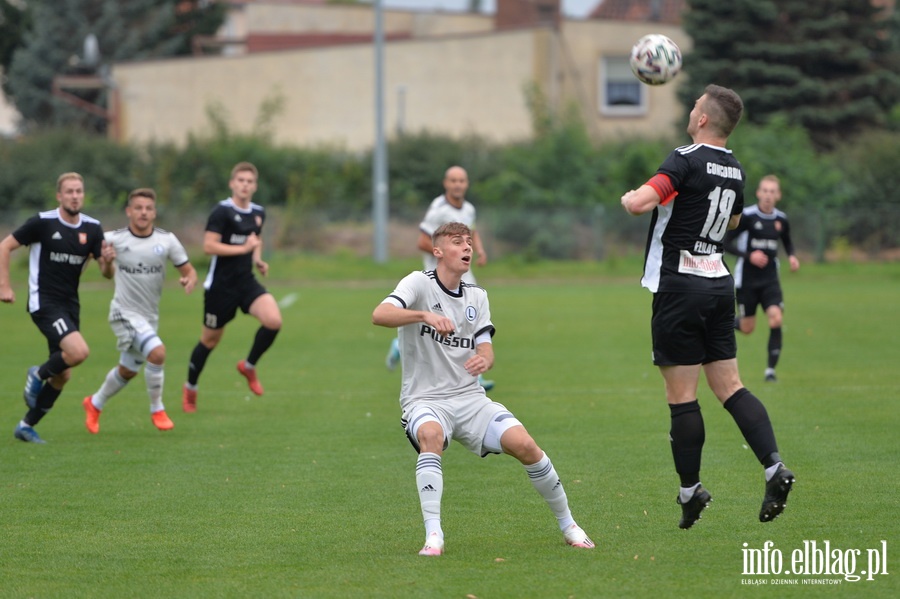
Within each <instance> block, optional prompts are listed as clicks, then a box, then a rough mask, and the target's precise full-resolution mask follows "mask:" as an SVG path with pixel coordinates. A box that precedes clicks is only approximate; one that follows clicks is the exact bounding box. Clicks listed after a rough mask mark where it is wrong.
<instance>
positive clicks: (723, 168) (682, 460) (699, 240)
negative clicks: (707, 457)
mask: <svg viewBox="0 0 900 599" xmlns="http://www.w3.org/2000/svg"><path fill="white" fill-rule="evenodd" d="M743 109H744V105H743V102H742V101H741V98H740V97H739V96H738V95H737V94H736V93H735V92H734V91H732V90H730V89H727V88H724V87H720V86H718V85H710V86H708V87H707V88H706V90H705V92H704V93H703V95H702V96H700V98H699V99H698V100H697V102H696V103H695V104H694V108H693V110H691V114H690V117H689V120H688V127H687V132H688V134H689V135H690V136H691V139H692V140H693V142H694V143H693V144H691V145H688V146H683V147H680V148H676V149H675V150H673V151H672V153H671V154H669V157H668V158H666V160H665V162H663V164H662V166H660V167H659V170H657V172H656V175H654V176H653V177H652V178H651V179H650V180H649V181H647V183H645V184H644V185H642V186H641V187H640V188H639V189H637V190H631V191H629V192H628V193H626V194H625V195H623V196H622V206H623V207H624V208H625V210H626V211H627V212H628V213H629V214H634V215H639V214H644V213H647V212H650V211H651V210H652V211H653V217H652V219H651V221H650V231H649V235H648V239H647V253H646V257H645V262H644V276H643V278H642V279H641V284H642V285H643V286H644V287H646V288H647V289H649V290H650V291H651V292H652V293H653V317H652V320H651V331H652V341H653V363H654V364H656V365H657V366H658V367H659V370H660V373H661V374H662V376H663V378H664V379H665V382H666V400H667V401H668V403H669V409H670V411H671V418H672V424H671V430H670V432H669V438H670V440H671V443H672V455H673V457H674V458H675V470H676V471H677V472H678V475H679V477H680V478H681V490H680V491H679V494H678V498H677V502H678V504H679V505H681V512H682V516H681V520H680V521H679V523H678V526H679V527H680V528H690V527H691V526H693V524H694V523H695V522H696V521H697V520H698V519H699V518H700V513H701V512H702V511H703V509H704V508H705V507H706V506H707V505H708V504H709V502H710V501H711V499H712V498H711V497H710V494H709V492H708V491H707V490H706V489H705V488H703V486H702V485H701V484H700V458H701V454H702V452H703V443H704V440H705V437H706V433H705V429H704V425H703V416H702V415H701V413H700V404H699V402H698V400H697V386H698V381H699V378H700V370H701V368H702V369H703V372H704V374H705V375H706V380H707V382H708V383H709V387H710V389H711V390H712V392H713V393H714V394H715V396H716V397H717V398H718V399H719V401H720V402H722V404H723V405H724V406H725V409H727V410H728V411H729V413H730V414H731V416H732V418H734V421H735V423H736V424H737V425H738V428H740V430H741V433H742V434H743V435H744V438H745V439H746V440H747V444H748V445H749V446H750V448H751V449H752V450H753V452H754V453H755V454H756V457H757V458H758V459H759V461H760V462H761V463H762V465H763V467H764V468H765V477H766V491H765V497H764V498H763V502H762V508H761V509H760V512H759V519H760V521H761V522H769V521H771V520H772V519H774V518H775V517H776V516H778V515H779V514H781V512H782V511H783V510H784V506H785V503H786V501H787V496H788V493H789V492H790V491H791V486H792V485H793V483H794V474H793V473H792V472H791V471H790V470H788V469H787V468H785V466H784V464H783V463H782V462H781V456H780V455H779V454H778V445H777V444H776V442H775V432H774V431H773V430H772V424H771V423H770V421H769V415H768V413H767V412H766V408H765V406H763V404H762V402H760V400H759V399H758V398H757V397H756V396H755V395H753V394H752V393H751V392H750V391H749V390H747V389H746V388H745V387H744V385H743V383H741V379H740V375H739V373H738V363H737V358H736V355H737V344H736V342H735V332H734V279H733V278H732V276H731V273H730V272H729V271H728V268H727V267H726V266H725V263H724V261H723V260H722V249H723V248H722V240H723V239H724V237H725V232H726V230H728V229H734V228H735V227H737V226H738V223H739V222H740V219H741V210H742V208H743V207H744V181H745V175H744V170H743V168H742V167H741V164H740V163H739V162H738V161H737V159H736V158H735V157H734V156H733V155H732V153H731V150H728V149H726V147H725V146H726V145H727V143H728V136H729V135H730V134H731V132H732V131H733V130H734V128H735V127H736V126H737V124H738V121H740V119H741V114H742V113H743Z"/></svg>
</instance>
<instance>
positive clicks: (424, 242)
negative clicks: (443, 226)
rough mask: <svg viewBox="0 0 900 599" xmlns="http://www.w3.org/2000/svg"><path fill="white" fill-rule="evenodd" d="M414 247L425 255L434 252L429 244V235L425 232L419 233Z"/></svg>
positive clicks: (432, 246)
mask: <svg viewBox="0 0 900 599" xmlns="http://www.w3.org/2000/svg"><path fill="white" fill-rule="evenodd" d="M416 247H417V248H419V249H420V250H421V251H423V252H425V253H426V254H430V253H431V252H432V251H433V250H434V245H433V244H432V243H431V235H429V234H428V233H426V232H425V231H419V239H417V240H416Z"/></svg>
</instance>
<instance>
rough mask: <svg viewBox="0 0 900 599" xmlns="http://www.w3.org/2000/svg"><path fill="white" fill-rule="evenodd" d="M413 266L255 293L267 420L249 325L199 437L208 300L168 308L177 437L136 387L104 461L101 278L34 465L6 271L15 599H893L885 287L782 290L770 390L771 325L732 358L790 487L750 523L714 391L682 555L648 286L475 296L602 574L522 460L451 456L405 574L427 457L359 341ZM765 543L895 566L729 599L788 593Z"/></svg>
mask: <svg viewBox="0 0 900 599" xmlns="http://www.w3.org/2000/svg"><path fill="white" fill-rule="evenodd" d="M417 266H418V263H417V262H403V263H393V264H388V265H378V266H373V265H370V264H368V263H363V262H355V261H353V260H350V259H346V258H345V259H342V260H336V261H335V260H332V261H329V260H324V259H323V260H317V259H311V258H293V259H276V260H273V263H272V269H273V274H275V275H276V276H280V277H281V279H277V280H272V281H268V282H267V283H268V285H269V287H270V290H271V291H272V292H273V293H274V295H275V296H276V298H279V299H284V298H285V297H287V296H289V295H290V294H296V295H295V296H294V297H293V299H294V300H295V301H294V302H293V303H291V304H290V305H287V306H286V307H285V308H284V310H283V312H284V320H285V326H284V329H283V331H282V332H281V334H280V336H279V338H278V339H277V341H276V344H275V346H274V347H273V348H272V350H271V351H270V352H269V353H268V354H267V355H266V356H265V357H264V359H263V360H262V361H261V363H260V365H259V368H260V378H261V380H262V382H263V384H264V385H265V389H266V394H265V396H264V397H262V398H257V397H255V396H253V395H252V394H250V392H249V391H248V390H247V388H246V384H245V382H244V380H243V378H242V377H240V376H239V375H238V373H237V372H236V370H235V363H236V362H237V361H238V360H240V359H242V358H244V357H245V355H246V352H247V350H248V349H249V344H250V341H251V338H252V335H253V332H254V330H255V322H256V321H254V320H252V319H251V318H249V317H246V316H239V317H238V318H237V319H236V320H235V321H234V322H233V323H232V324H231V325H229V328H228V330H227V332H226V334H225V337H224V339H223V341H222V343H221V345H220V346H219V348H218V349H217V350H216V351H215V352H214V353H213V354H212V355H211V357H210V359H209V361H208V362H207V366H206V370H205V371H204V373H203V377H202V378H201V381H200V395H199V401H198V412H197V413H196V414H184V413H182V412H181V408H180V387H181V384H182V382H183V380H184V376H185V373H186V368H187V367H186V364H187V359H188V356H189V354H190V351H191V349H192V348H193V345H194V344H195V343H196V340H197V336H198V334H199V328H200V317H201V306H202V296H201V293H196V294H194V295H192V296H184V294H183V293H181V292H180V290H178V289H177V286H175V284H174V282H173V281H170V288H168V289H167V292H166V294H165V296H164V298H163V307H162V324H161V336H162V338H163V340H164V341H165V342H166V346H167V349H168V358H167V368H166V393H165V400H166V405H167V410H168V413H169V415H170V416H171V417H172V419H173V420H174V421H175V425H176V426H175V429H174V430H173V431H170V432H167V433H161V432H159V431H157V430H156V429H155V428H154V427H153V426H152V424H151V422H150V418H149V414H148V407H147V405H148V402H147V398H146V393H145V390H144V381H143V376H142V375H141V376H139V377H138V378H137V379H135V380H134V381H133V382H132V383H131V385H130V386H129V387H127V388H126V389H125V390H123V391H122V392H121V393H120V394H119V395H118V396H116V397H114V398H113V399H112V400H111V401H110V402H109V403H108V404H107V408H106V410H105V411H104V413H103V416H102V418H101V421H100V422H101V431H100V434H99V435H97V436H93V435H90V434H88V433H87V431H86V430H85V428H84V422H83V418H84V413H83V410H82V407H81V405H80V402H81V399H82V398H83V397H84V396H86V395H88V394H90V393H92V392H93V391H94V390H96V388H97V387H98V386H99V385H100V383H101V382H102V380H103V377H104V376H105V374H106V372H107V371H108V370H109V369H110V368H111V367H112V366H113V365H114V364H115V363H116V360H117V354H116V353H115V341H114V338H113V335H112V332H111V331H110V329H109V328H108V326H107V324H106V313H107V309H108V301H109V299H110V297H111V284H109V283H106V282H103V281H100V280H99V279H98V277H96V275H95V274H93V271H94V270H96V267H95V266H93V265H92V266H91V268H92V273H91V274H88V275H86V276H87V281H86V282H85V283H84V284H83V288H82V294H81V300H82V305H83V310H82V331H83V333H84V335H85V337H86V338H87V340H88V342H89V344H90V345H91V350H92V354H91V357H90V358H89V360H88V361H87V362H86V363H85V364H83V365H82V366H80V367H78V368H76V369H75V370H74V371H73V378H72V380H71V382H70V383H69V385H68V386H67V387H66V390H65V391H64V393H63V395H62V396H61V398H60V400H59V401H58V403H57V405H56V407H55V408H54V410H53V412H52V413H51V414H50V415H49V416H48V417H47V418H45V420H44V421H43V422H42V423H41V424H40V425H39V427H38V430H39V432H40V433H41V435H42V436H43V437H44V438H45V439H46V440H47V441H48V444H47V445H44V446H35V445H28V444H24V443H21V442H19V441H17V440H14V439H13V437H12V430H13V427H14V426H15V423H16V422H17V421H18V419H19V418H21V416H22V414H24V405H23V403H22V400H21V389H22V385H23V383H24V377H25V370H26V368H27V367H28V366H29V365H31V364H34V363H38V362H39V361H40V360H41V359H43V358H42V357H43V356H44V355H45V352H46V346H45V343H44V341H43V338H41V337H40V336H39V334H38V332H37V330H36V328H35V327H34V325H33V324H32V323H31V322H30V319H29V318H28V317H27V315H26V314H25V308H24V303H23V302H24V299H25V293H26V289H25V287H24V283H23V280H22V277H23V275H24V271H23V269H22V267H21V264H20V265H19V266H18V267H17V269H16V276H17V282H16V287H15V289H16V291H17V293H18V298H19V299H18V302H17V303H16V304H15V305H14V306H12V307H10V306H3V307H2V308H0V310H2V311H0V319H2V329H3V339H4V347H5V351H4V352H3V353H4V360H3V365H2V370H0V380H2V381H3V387H2V388H3V398H4V401H3V402H2V404H0V447H2V449H0V506H2V508H0V530H2V543H0V590H2V595H3V596H4V597H116V596H119V597H249V596H270V597H349V596H358V597H413V596H421V595H428V596H437V597H466V596H469V595H471V596H475V597H479V598H482V599H486V598H491V597H600V596H619V597H621V596H629V597H643V596H653V595H657V596H660V595H661V594H663V593H664V594H665V596H672V594H673V593H675V592H681V593H684V592H690V593H696V592H701V593H703V594H704V595H706V596H711V597H726V596H743V595H749V594H760V593H769V592H773V591H774V592H777V593H778V594H779V595H794V594H808V593H810V592H816V593H818V594H822V593H827V594H830V595H838V594H840V595H844V596H871V597H895V596H898V592H900V584H898V574H897V572H896V559H895V558H894V556H895V555H896V550H897V544H896V543H897V540H898V534H897V533H898V524H897V513H898V499H897V480H898V479H900V466H898V460H897V457H898V455H897V448H898V444H897V432H896V431H897V427H898V424H900V422H898V421H900V414H898V410H897V399H898V396H900V384H898V381H897V364H898V362H900V346H898V344H897V333H898V332H900V330H898V324H897V323H898V322H900V304H898V301H897V298H898V288H900V265H897V264H893V265H891V264H889V265H864V266H848V265H834V266H816V265H809V266H807V265H804V268H803V270H801V271H800V273H797V274H794V275H786V276H785V277H784V279H785V281H784V287H785V293H786V299H787V305H788V308H787V312H786V326H785V348H784V353H783V357H782V360H781V363H780V364H779V368H778V374H779V382H778V383H777V384H764V383H763V382H762V374H763V369H764V367H765V353H766V350H765V346H766V339H767V335H768V332H767V328H766V326H765V323H764V322H763V321H762V319H761V318H760V319H759V323H758V325H759V326H758V328H757V331H756V332H755V333H754V334H753V335H752V336H751V337H740V338H739V359H740V361H741V371H742V374H743V379H744V382H745V384H747V386H748V387H749V388H750V389H751V390H753V391H754V392H755V393H756V394H757V395H759V396H760V397H761V398H762V400H763V401H764V402H765V403H766V405H767V407H768V410H769V413H770V415H771V418H772V421H773V423H774V425H775V430H776V434H777V435H778V439H779V442H780V449H781V451H782V455H783V456H784V458H785V459H786V460H787V463H788V465H789V466H790V467H791V468H792V469H793V470H794V471H795V472H796V474H797V477H798V483H797V485H796V487H795V490H794V492H793V493H792V494H791V496H790V501H789V503H788V508H787V510H786V511H785V514H784V515H783V516H781V517H780V518H778V519H777V520H776V521H775V522H774V523H768V524H762V523H760V522H758V521H757V513H758V510H759V504H760V501H761V499H762V492H763V478H762V471H761V468H760V466H759V464H758V463H757V461H756V460H755V458H754V457H753V454H752V452H751V451H749V450H748V449H747V448H746V447H744V440H743V438H742V437H741V436H740V433H739V431H738V430H737V428H736V427H735V426H734V424H733V422H732V421H731V419H730V417H729V416H728V414H727V412H726V411H725V410H724V409H721V408H720V407H719V405H718V402H717V401H716V400H715V398H714V397H712V395H711V393H710V392H709V391H708V389H706V388H705V387H701V391H700V402H701V405H702V406H703V410H704V411H703V414H704V417H705V420H706V424H707V442H706V449H705V452H704V461H703V481H704V484H705V485H706V486H707V487H708V488H709V490H710V492H711V493H712V495H713V498H714V501H713V503H712V505H711V506H710V508H709V509H708V510H707V511H706V512H705V515H704V518H703V519H702V520H701V521H700V522H699V523H698V524H697V525H695V527H694V528H693V529H691V530H689V531H682V530H679V529H678V527H677V522H678V518H679V515H680V509H679V507H678V506H677V505H676V504H675V495H676V490H677V477H676V475H675V473H674V470H673V467H672V458H671V453H670V450H669V447H668V439H667V433H668V427H669V416H668V410H667V409H666V406H665V402H664V399H663V387H662V379H661V377H660V376H659V374H658V373H657V371H656V369H655V368H654V367H653V366H652V365H651V363H650V359H649V355H650V341H649V314H650V299H651V296H650V294H649V293H647V292H646V291H644V290H642V289H640V288H639V284H638V282H637V278H638V272H639V270H640V265H639V263H637V262H636V261H632V260H628V259H626V260H624V261H620V262H618V263H604V264H589V265H572V264H564V265H555V264H544V265H528V264H518V263H506V264H503V263H496V264H492V265H491V266H490V267H489V268H486V269H483V270H482V271H481V272H480V274H479V278H480V281H481V282H482V283H483V284H485V285H486V286H487V288H488V291H489V293H490V297H491V301H492V309H493V317H494V322H495V324H496V326H497V329H498V334H497V336H496V337H495V348H496V353H497V362H496V365H495V368H494V370H493V371H492V372H491V373H490V377H491V378H493V379H495V380H496V381H497V387H496V389H495V390H494V391H493V392H492V393H491V396H492V398H494V399H496V400H497V401H500V402H503V403H505V404H506V405H507V406H508V407H509V408H510V409H511V410H513V412H514V413H515V414H516V415H517V416H518V417H519V418H520V419H521V420H522V421H523V423H524V424H525V425H526V426H527V427H528V428H529V430H530V432H531V433H532V434H533V436H534V437H535V438H536V440H537V441H538V443H539V444H540V445H541V446H542V447H543V448H544V449H545V451H547V453H548V454H549V455H550V456H551V458H552V459H553V461H554V463H555V465H556V467H557V470H558V471H559V473H560V475H561V477H562V480H563V482H564V484H565V485H566V490H567V493H568V495H569V500H570V504H571V506H572V509H573V513H574V515H575V517H576V519H577V520H578V522H579V523H580V524H581V525H582V526H583V527H584V528H585V529H586V530H587V531H588V533H589V534H590V535H591V537H592V538H593V539H594V541H595V542H597V548H596V549H595V550H593V551H584V550H575V549H572V548H569V547H567V546H566V545H565V544H564V542H563V538H562V535H561V534H560V533H559V531H558V530H557V527H556V524H555V521H554V519H553V517H552V515H551V513H550V512H549V510H548V509H547V507H546V506H545V504H544V503H543V500H542V499H541V498H540V497H539V496H538V494H537V493H536V492H535V491H534V490H533V489H532V487H531V485H530V484H529V482H528V478H527V476H526V475H525V473H524V471H523V470H522V468H521V467H520V466H519V465H518V463H517V462H516V461H515V460H514V459H512V458H510V457H507V456H492V457H489V458H486V459H483V460H482V459H479V458H477V457H476V456H474V455H472V454H470V453H468V452H467V451H465V450H464V449H463V448H462V447H460V446H458V445H453V446H451V447H450V449H449V450H448V452H447V453H446V454H445V458H444V476H445V492H444V499H443V525H444V530H445V533H446V543H447V546H446V547H447V553H446V554H445V555H444V556H443V557H441V558H436V559H435V558H431V559H428V558H421V557H419V556H417V555H416V552H417V550H418V549H419V548H420V546H421V544H422V540H423V538H424V533H423V529H422V524H421V515H420V511H419V505H418V498H417V496H416V493H415V483H414V464H415V455H414V453H413V451H412V449H411V448H410V447H409V445H408V443H407V441H406V440H405V438H404V435H403V433H402V430H401V428H400V426H399V407H398V404H397V394H398V389H399V379H400V375H399V372H394V373H390V372H387V371H386V370H385V368H384V365H383V359H384V354H385V352H386V350H387V346H388V343H389V341H390V339H391V336H392V335H393V332H392V331H389V330H387V329H383V328H379V327H374V326H372V325H371V322H370V315H371V311H372V309H373V308H374V306H375V305H376V304H377V303H378V302H379V301H381V299H382V298H383V297H384V296H385V295H386V294H387V293H389V292H390V291H391V290H392V289H393V284H394V283H395V282H396V280H398V279H399V278H400V277H401V276H402V275H403V274H405V273H406V272H408V271H409V270H412V269H414V268H416V267H417ZM287 273H294V274H296V277H295V279H296V280H293V281H292V280H291V279H292V277H291V276H290V275H289V274H287ZM171 278H172V279H174V276H173V277H171ZM348 280H352V281H353V282H352V283H348V282H347V281H348ZM201 292H202V290H201ZM288 303H290V302H288ZM769 540H770V541H773V542H774V543H775V547H776V548H778V549H780V550H782V551H783V553H784V558H785V566H784V568H785V569H788V568H789V567H790V554H791V552H792V551H793V550H794V549H798V548H802V547H803V541H804V540H816V541H817V542H818V543H819V545H820V547H821V545H822V543H823V542H824V541H825V540H828V541H830V543H831V546H832V547H833V548H840V549H842V550H845V551H846V550H848V549H854V548H855V549H861V550H863V554H862V556H861V557H860V558H859V563H858V565H857V571H858V570H860V569H865V555H866V554H865V549H867V548H878V547H880V546H881V543H880V542H881V540H886V541H887V543H888V572H890V574H889V575H887V576H883V575H882V576H878V577H876V580H874V581H871V582H870V581H865V580H862V581H860V582H855V583H851V582H846V581H845V582H843V583H842V584H841V585H840V586H838V587H837V588H834V587H824V586H817V587H809V586H805V585H804V586H800V587H797V588H799V589H800V590H795V588H793V587H791V588H788V587H779V589H778V590H776V589H760V588H759V587H754V588H752V589H751V588H750V587H748V586H746V585H742V579H747V578H756V579H757V580H767V581H768V582H769V586H772V581H773V580H774V579H777V578H793V577H784V576H782V577H778V576H762V577H749V576H744V575H742V569H743V562H742V549H743V544H744V543H747V544H748V547H751V548H762V547H763V544H764V543H765V542H766V541H769ZM800 578H815V577H800ZM831 578H840V577H831ZM848 585H849V586H848ZM811 589H815V590H814V591H811Z"/></svg>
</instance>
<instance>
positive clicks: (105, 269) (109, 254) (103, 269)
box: [97, 240, 116, 279]
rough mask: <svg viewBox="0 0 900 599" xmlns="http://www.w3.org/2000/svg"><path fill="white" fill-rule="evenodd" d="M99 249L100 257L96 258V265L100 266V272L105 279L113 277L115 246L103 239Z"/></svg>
mask: <svg viewBox="0 0 900 599" xmlns="http://www.w3.org/2000/svg"><path fill="white" fill-rule="evenodd" d="M101 248H102V249H101V250H100V257H99V258H98V259H97V265H98V266H100V273H101V274H102V275H103V276H104V277H105V278H107V279H111V278H113V275H115V272H116V271H115V268H114V266H115V261H116V246H114V245H113V244H111V243H109V242H108V241H106V240H104V241H103V243H102V246H101Z"/></svg>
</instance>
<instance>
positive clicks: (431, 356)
mask: <svg viewBox="0 0 900 599" xmlns="http://www.w3.org/2000/svg"><path fill="white" fill-rule="evenodd" d="M432 241H433V247H434V249H433V254H434V256H435V258H436V259H437V267H436V268H435V270H432V271H425V272H413V273H410V274H409V275H407V276H406V277H404V278H403V279H402V280H401V281H400V283H398V285H397V287H396V289H394V291H393V293H391V294H390V295H389V296H388V297H387V298H386V299H385V300H384V301H383V302H382V303H381V304H379V305H378V306H377V307H376V308H375V311H374V312H373V314H372V322H373V323H374V324H376V325H380V326H385V327H391V328H398V329H399V338H400V351H401V354H402V363H403V384H402V387H401V390H400V408H401V412H402V416H401V420H400V422H401V424H402V425H403V427H404V429H405V431H406V435H407V437H408V438H409V440H410V442H411V443H412V445H413V447H414V448H415V449H416V451H417V452H418V453H419V457H418V460H417V461H416V485H417V487H418V489H419V502H420V504H421V507H422V516H423V519H424V521H425V546H424V547H423V548H422V550H421V551H419V555H426V556H437V555H441V554H443V552H444V533H443V530H442V529H441V497H442V495H443V488H444V477H443V471H442V466H441V456H442V454H443V452H444V450H445V449H446V448H447V446H448V445H449V443H450V441H451V440H453V439H456V440H457V441H458V442H460V443H461V444H462V445H463V446H465V447H466V448H467V449H468V450H469V451H472V452H473V453H475V454H477V455H479V456H482V457H484V456H486V455H488V454H491V453H498V454H499V453H507V454H509V455H511V456H513V457H514V458H516V459H517V460H519V461H520V462H521V463H522V465H523V466H524V467H525V471H526V472H527V473H528V477H529V478H530V479H531V483H532V484H533V485H534V487H535V489H536V490H537V491H538V493H540V494H541V496H542V497H543V498H544V499H545V500H546V501H547V504H548V505H549V506H550V509H551V510H552V511H553V513H554V515H555V516H556V518H557V521H558V522H559V527H560V530H561V531H562V532H563V536H564V538H565V540H566V543H568V544H569V545H572V546H574V547H581V548H586V549H590V548H592V547H594V543H593V542H592V541H591V540H590V539H589V538H588V536H587V534H585V532H584V530H582V529H581V527H579V526H578V524H576V523H575V520H574V519H573V518H572V513H571V512H570V511H569V503H568V499H567V497H566V493H565V490H564V489H563V486H562V483H561V482H560V480H559V475H557V473H556V469H555V468H554V467H553V464H552V463H551V462H550V458H549V457H547V455H546V454H545V453H544V452H543V451H542V450H541V448H540V447H538V445H537V444H536V443H535V441H534V439H532V437H531V435H529V434H528V431H526V430H525V427H524V426H522V424H521V423H520V422H519V421H518V420H517V419H516V417H515V416H513V414H512V413H511V412H510V411H509V410H507V409H506V407H504V406H503V405H502V404H499V403H497V402H494V401H491V400H490V399H489V398H488V397H487V395H486V394H485V391H484V388H483V387H482V386H481V385H479V384H478V378H477V377H478V375H480V374H482V373H484V372H486V371H488V370H489V369H490V368H491V366H493V364H494V349H493V345H492V343H491V337H492V336H493V334H494V325H493V324H492V322H491V309H490V304H489V303H488V297H487V292H486V291H485V290H484V289H482V288H481V287H477V286H475V285H471V284H468V283H466V282H465V281H463V276H464V275H465V274H466V273H467V272H468V271H469V267H470V266H471V262H472V245H473V242H472V232H471V230H470V229H469V228H468V227H467V226H466V225H464V224H462V223H447V224H444V225H442V226H440V227H439V228H438V229H437V230H436V231H435V232H434V236H433V237H432Z"/></svg>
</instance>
